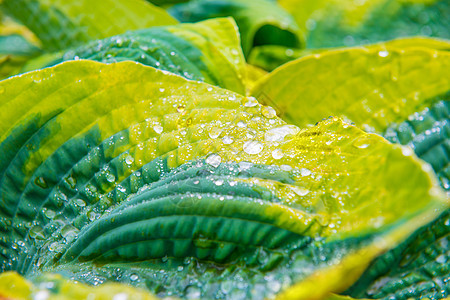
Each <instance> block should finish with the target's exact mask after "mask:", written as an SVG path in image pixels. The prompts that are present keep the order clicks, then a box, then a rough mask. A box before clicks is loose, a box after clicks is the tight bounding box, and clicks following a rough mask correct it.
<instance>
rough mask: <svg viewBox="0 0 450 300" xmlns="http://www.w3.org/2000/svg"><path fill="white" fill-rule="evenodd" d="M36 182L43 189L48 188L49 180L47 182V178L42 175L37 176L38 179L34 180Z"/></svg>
mask: <svg viewBox="0 0 450 300" xmlns="http://www.w3.org/2000/svg"><path fill="white" fill-rule="evenodd" d="M34 183H35V184H36V185H37V186H39V187H41V188H43V189H46V188H48V185H47V182H45V179H44V177H42V176H39V177H36V179H35V180H34Z"/></svg>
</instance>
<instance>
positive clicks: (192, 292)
mask: <svg viewBox="0 0 450 300" xmlns="http://www.w3.org/2000/svg"><path fill="white" fill-rule="evenodd" d="M185 296H186V298H187V299H200V296H201V291H200V289H199V288H198V287H196V286H188V287H187V289H186V295H185Z"/></svg>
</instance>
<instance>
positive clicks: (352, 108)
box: [254, 46, 450, 298]
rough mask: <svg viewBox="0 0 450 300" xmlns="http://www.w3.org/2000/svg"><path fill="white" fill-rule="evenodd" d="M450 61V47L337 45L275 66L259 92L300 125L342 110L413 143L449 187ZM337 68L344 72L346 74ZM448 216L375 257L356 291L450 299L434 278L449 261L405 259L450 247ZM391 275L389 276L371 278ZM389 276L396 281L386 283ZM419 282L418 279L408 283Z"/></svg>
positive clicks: (393, 137)
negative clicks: (447, 49) (425, 272)
mask: <svg viewBox="0 0 450 300" xmlns="http://www.w3.org/2000/svg"><path fill="white" fill-rule="evenodd" d="M339 62H340V63H339ZM449 66H450V54H449V53H448V52H444V51H437V50H431V49H425V48H406V49H405V50H399V49H397V48H395V47H393V48H390V47H387V48H386V47H380V46H372V47H369V48H367V49H349V50H337V51H333V52H330V53H324V54H316V55H314V56H306V57H304V58H301V59H299V60H297V61H293V62H292V63H289V64H287V65H286V66H285V67H281V68H279V69H277V70H275V71H274V72H273V73H272V74H271V75H269V76H267V77H266V78H265V79H264V80H262V81H261V82H260V85H259V87H257V88H255V90H254V94H255V95H259V98H260V99H261V100H263V101H264V102H266V103H269V102H270V101H275V102H270V103H273V104H274V105H275V106H276V107H277V108H278V109H279V110H280V111H281V113H282V114H284V117H285V118H286V119H288V120H290V121H292V122H293V123H294V124H297V125H300V126H306V125H308V124H311V123H313V122H314V121H313V120H318V119H321V118H324V117H327V116H328V115H337V116H341V117H343V118H345V119H348V120H351V121H354V122H355V123H356V125H358V126H362V127H364V128H365V129H366V130H369V131H374V132H377V133H380V134H383V135H384V136H385V137H387V138H388V139H389V140H391V141H393V142H397V143H401V144H404V145H408V146H410V147H411V148H413V149H414V151H415V152H416V154H417V155H418V156H419V157H421V158H422V159H424V160H426V161H427V162H429V163H430V164H431V166H432V167H433V169H434V171H435V172H436V173H437V175H438V177H439V179H440V183H441V185H442V186H443V187H444V188H445V189H447V190H448V189H449V187H450V184H449V178H450V176H449V175H450V165H449V159H448V157H449V154H448V153H449V143H450V142H449V126H450V125H449V108H448V105H449V100H450V99H449V90H450V81H449V79H448V76H446V75H445V74H446V73H447V72H448V71H447V70H448V69H447V68H448V67H449ZM315 70H317V72H320V77H319V75H314V74H313V73H312V72H314V71H315ZM336 70H342V73H340V72H339V71H336ZM312 78H313V79H312ZM281 81H283V85H282V86H280V85H281ZM277 85H278V86H277ZM287 86H293V87H298V88H297V93H298V95H299V96H298V97H297V98H292V94H289V96H288V95H287V94H286V93H285V92H284V91H286V90H289V88H287ZM317 87H320V89H318V88H317ZM285 112H286V113H285ZM406 151H407V150H406ZM446 214H447V213H444V215H443V216H441V217H440V218H439V219H438V220H437V221H436V222H435V223H433V224H431V225H429V226H428V227H426V228H423V229H421V231H419V232H417V233H416V237H415V238H412V239H411V240H409V241H408V242H405V243H404V244H403V245H402V246H401V247H399V248H397V249H395V250H393V251H392V252H389V253H388V254H386V255H385V256H383V257H381V258H380V259H379V260H378V262H377V263H374V266H373V267H372V268H371V269H369V271H368V273H367V274H366V275H365V276H363V279H361V282H362V283H359V284H358V285H357V286H356V288H353V290H357V291H358V292H355V295H358V296H361V295H363V293H369V294H370V295H369V294H364V295H365V297H368V296H373V297H376V298H379V297H382V296H386V297H388V296H389V295H391V294H395V295H396V297H400V296H402V297H403V296H405V297H406V296H408V297H413V298H418V297H421V296H424V297H425V296H430V295H432V297H439V298H442V297H446V296H447V295H448V289H445V288H443V287H442V286H443V285H442V284H439V283H435V281H434V280H435V277H436V278H441V279H436V280H441V281H439V282H443V281H442V280H445V278H446V277H448V275H449V269H448V268H446V267H445V261H443V260H442V259H440V260H437V261H436V263H435V265H433V266H432V264H433V261H434V259H435V257H429V258H428V260H423V257H419V258H417V259H418V262H416V263H409V262H408V264H404V263H402V262H401V259H402V257H413V258H411V260H414V259H416V257H417V256H419V253H421V251H430V250H426V249H429V248H426V246H429V247H430V249H434V250H435V251H436V253H445V252H446V250H445V249H446V247H447V246H446V245H447V243H448V232H449V227H448V226H447V225H445V224H447V223H448V217H446ZM421 232H422V233H421ZM425 241H426V242H425ZM436 256H438V255H436ZM420 259H422V260H420ZM394 263H396V264H398V265H394ZM394 266H396V267H394ZM424 266H425V267H424ZM430 266H432V267H430ZM428 267H429V269H428V271H429V272H430V274H431V273H432V272H436V273H432V274H433V275H423V276H422V275H421V276H419V277H417V276H416V275H415V274H416V273H417V272H419V273H420V272H422V271H420V270H423V269H426V268H428ZM418 270H419V271H418ZM390 272H392V273H390ZM385 273H387V275H386V277H381V279H379V281H377V282H374V283H373V282H372V280H373V279H374V278H376V277H377V276H381V275H383V274H385ZM394 278H396V279H395V280H394ZM387 281H391V282H392V284H391V285H387V284H386V285H385V287H383V285H384V283H386V282H387ZM380 282H381V283H383V284H381V283H380ZM399 282H400V283H401V284H400V283H399ZM419 282H420V283H421V284H418V283H419ZM436 282H438V281H436ZM372 283H373V284H374V286H373V287H372V288H371V289H370V291H367V290H365V288H366V287H368V286H369V285H370V284H372ZM413 283H414V284H417V285H415V286H414V287H410V286H409V285H410V284H413ZM444 285H445V284H444ZM441 290H443V291H444V292H441Z"/></svg>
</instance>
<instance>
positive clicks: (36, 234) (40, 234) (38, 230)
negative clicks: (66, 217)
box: [30, 225, 46, 240]
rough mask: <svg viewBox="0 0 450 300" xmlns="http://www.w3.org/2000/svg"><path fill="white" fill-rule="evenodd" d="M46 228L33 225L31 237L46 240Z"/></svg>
mask: <svg viewBox="0 0 450 300" xmlns="http://www.w3.org/2000/svg"><path fill="white" fill-rule="evenodd" d="M43 230H44V229H43V228H42V227H41V226H39V225H35V226H33V227H31V229H30V237H31V238H33V239H38V240H45V239H46V238H45V235H44V231H43Z"/></svg>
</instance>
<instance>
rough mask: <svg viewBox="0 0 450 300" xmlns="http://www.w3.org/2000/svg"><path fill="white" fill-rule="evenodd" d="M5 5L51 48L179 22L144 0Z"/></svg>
mask: <svg viewBox="0 0 450 300" xmlns="http://www.w3.org/2000/svg"><path fill="white" fill-rule="evenodd" d="M1 5H2V8H5V9H6V10H7V11H8V12H9V13H10V14H11V15H12V16H14V17H15V18H17V19H18V20H20V21H21V22H22V23H23V24H24V25H26V26H27V27H28V28H29V29H31V31H33V32H34V34H36V36H37V37H38V38H39V39H40V40H41V41H42V45H43V47H45V49H46V50H49V51H58V50H64V49H67V48H69V47H73V46H77V45H80V44H83V43H85V42H87V41H91V40H95V39H101V38H106V37H110V36H112V35H117V34H120V33H124V32H125V31H127V30H135V29H141V28H147V27H151V26H161V25H172V24H176V23H177V21H176V20H175V19H173V18H172V17H171V16H170V15H169V14H167V13H166V12H165V11H164V10H163V9H161V8H158V7H155V6H153V5H152V4H150V3H148V2H146V1H143V0H128V1H122V0H121V1H116V0H103V1H89V0H80V1H65V0H5V1H2V3H1Z"/></svg>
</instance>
